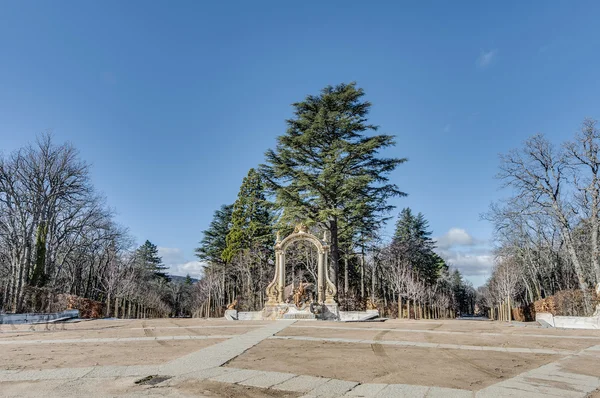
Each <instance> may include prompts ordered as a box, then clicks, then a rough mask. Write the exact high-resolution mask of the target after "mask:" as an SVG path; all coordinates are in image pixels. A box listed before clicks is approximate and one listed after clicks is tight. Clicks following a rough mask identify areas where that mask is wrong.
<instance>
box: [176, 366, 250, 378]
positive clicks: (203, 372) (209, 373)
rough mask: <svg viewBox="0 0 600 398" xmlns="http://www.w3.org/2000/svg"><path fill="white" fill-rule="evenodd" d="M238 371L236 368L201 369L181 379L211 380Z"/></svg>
mask: <svg viewBox="0 0 600 398" xmlns="http://www.w3.org/2000/svg"><path fill="white" fill-rule="evenodd" d="M237 370H238V369H235V368H224V367H215V368H208V369H200V370H197V371H195V372H192V373H188V374H186V375H184V376H183V377H181V378H182V379H186V378H192V379H198V380H206V379H210V378H211V377H217V376H221V375H224V374H227V373H232V372H235V371H237Z"/></svg>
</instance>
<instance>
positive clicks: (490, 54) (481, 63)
mask: <svg viewBox="0 0 600 398" xmlns="http://www.w3.org/2000/svg"><path fill="white" fill-rule="evenodd" d="M497 56H498V50H495V49H494V50H490V51H481V54H479V57H478V58H477V61H476V63H477V66H478V67H480V68H486V67H488V66H489V65H491V64H492V62H494V60H495V59H496V57H497Z"/></svg>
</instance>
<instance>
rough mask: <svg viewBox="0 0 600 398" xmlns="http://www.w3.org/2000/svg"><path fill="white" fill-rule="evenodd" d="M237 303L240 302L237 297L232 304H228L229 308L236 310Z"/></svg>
mask: <svg viewBox="0 0 600 398" xmlns="http://www.w3.org/2000/svg"><path fill="white" fill-rule="evenodd" d="M237 304H238V301H237V299H235V300H233V303H231V304H229V305H228V306H227V309H228V310H235V308H236V307H237Z"/></svg>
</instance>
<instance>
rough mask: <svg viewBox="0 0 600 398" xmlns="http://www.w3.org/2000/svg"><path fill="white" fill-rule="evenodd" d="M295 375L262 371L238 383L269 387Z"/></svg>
mask: <svg viewBox="0 0 600 398" xmlns="http://www.w3.org/2000/svg"><path fill="white" fill-rule="evenodd" d="M228 369H229V368H228ZM296 376H297V375H295V374H293V373H281V372H262V374H260V375H257V376H255V377H251V378H249V379H247V380H244V381H241V382H239V383H238V384H241V385H244V386H250V387H260V388H269V387H272V386H274V385H275V384H280V383H283V382H284V381H287V380H289V379H291V378H293V377H296Z"/></svg>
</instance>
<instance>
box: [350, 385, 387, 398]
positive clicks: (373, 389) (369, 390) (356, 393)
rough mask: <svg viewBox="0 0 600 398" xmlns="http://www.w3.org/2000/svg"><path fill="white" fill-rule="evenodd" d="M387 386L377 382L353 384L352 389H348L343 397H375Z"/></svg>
mask: <svg viewBox="0 0 600 398" xmlns="http://www.w3.org/2000/svg"><path fill="white" fill-rule="evenodd" d="M386 387H387V384H378V383H366V384H359V385H357V386H355V387H354V388H353V389H352V390H350V391H348V392H347V393H346V395H344V396H345V397H364V398H372V397H375V396H376V395H377V394H378V393H379V392H380V391H381V390H383V389H384V388H386Z"/></svg>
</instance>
